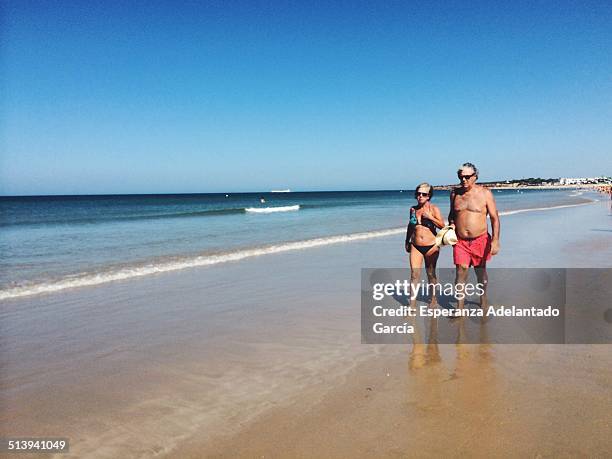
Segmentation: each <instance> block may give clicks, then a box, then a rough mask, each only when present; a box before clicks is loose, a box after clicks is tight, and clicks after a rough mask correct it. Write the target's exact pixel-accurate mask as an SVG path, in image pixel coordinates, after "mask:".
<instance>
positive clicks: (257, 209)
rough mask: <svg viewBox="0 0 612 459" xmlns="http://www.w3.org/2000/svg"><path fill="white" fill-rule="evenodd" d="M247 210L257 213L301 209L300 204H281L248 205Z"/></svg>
mask: <svg viewBox="0 0 612 459" xmlns="http://www.w3.org/2000/svg"><path fill="white" fill-rule="evenodd" d="M244 210H245V211H246V212H254V213H257V214H270V213H272V212H290V211H292V210H300V206H299V204H296V205H294V206H279V207H247V208H246V209H244Z"/></svg>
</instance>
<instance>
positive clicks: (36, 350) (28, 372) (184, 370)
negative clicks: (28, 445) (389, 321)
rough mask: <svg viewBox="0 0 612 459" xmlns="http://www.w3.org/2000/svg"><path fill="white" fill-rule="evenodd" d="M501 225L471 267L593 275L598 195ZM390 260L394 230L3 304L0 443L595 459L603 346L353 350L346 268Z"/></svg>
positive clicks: (599, 227) (397, 252)
mask: <svg viewBox="0 0 612 459" xmlns="http://www.w3.org/2000/svg"><path fill="white" fill-rule="evenodd" d="M502 218H503V225H504V226H503V230H504V232H503V233H502V252H501V254H500V255H499V256H498V257H497V258H496V259H494V261H493V262H492V263H491V266H495V267H515V268H524V267H609V260H610V237H611V233H610V214H609V208H608V203H607V202H603V201H600V202H594V203H590V204H585V205H579V206H573V207H565V208H558V209H551V210H546V211H533V212H525V213H514V214H510V215H507V216H505V217H502ZM576 221H578V222H581V224H580V225H579V226H578V227H577V226H576V225H573V226H572V225H570V223H571V222H576ZM546 228H548V231H544V229H546ZM568 228H573V230H572V231H568ZM526 241H529V242H528V243H527V242H526ZM566 247H574V249H575V250H573V251H572V252H568V251H567V250H566V249H565V248H566ZM402 249H403V235H401V234H399V235H392V236H386V237H380V238H374V239H369V240H363V241H353V242H348V243H339V244H334V245H330V246H325V247H315V248H310V249H307V250H297V251H292V252H287V253H279V254H271V255H266V256H261V257H254V258H250V259H248V260H243V261H241V262H238V263H224V264H220V265H217V266H211V267H204V268H194V269H187V270H183V271H177V272H171V273H164V274H160V275H158V276H148V277H143V278H136V279H130V280H129V281H124V282H113V283H109V284H105V285H100V286H96V287H84V288H81V289H73V290H66V291H62V292H59V293H54V294H49V295H40V296H32V297H27V298H20V299H15V300H8V301H5V302H4V303H3V309H2V315H3V317H2V319H3V320H2V323H3V328H4V330H3V340H2V358H3V368H4V371H3V377H2V393H3V398H2V401H3V410H2V419H1V422H0V425H2V426H3V427H2V430H3V431H2V435H9V434H10V435H11V436H20V435H21V436H27V435H33V434H35V435H40V436H42V435H48V436H51V435H55V436H66V437H69V438H70V448H71V449H70V453H69V454H68V455H62V456H61V457H153V456H167V457H321V456H324V457H353V456H357V457H365V456H378V457H383V456H384V457H411V456H415V455H419V456H425V457H428V456H431V457H433V456H440V455H450V456H453V457H459V456H476V457H491V456H493V457H516V456H531V457H558V456H562V457H576V456H579V457H587V456H588V457H603V456H605V455H606V454H607V453H609V451H610V450H612V443H611V441H610V436H609V431H610V422H611V420H612V418H611V417H610V414H609V410H608V409H607V407H608V406H609V405H610V402H612V393H611V392H610V389H609V388H610V384H611V383H612V374H611V372H610V370H609V369H610V367H611V366H612V354H610V352H609V346H608V345H490V344H480V345H478V344H473V345H468V344H462V343H461V342H460V341H461V340H459V342H458V343H457V344H444V345H443V344H440V345H436V344H435V343H430V344H429V345H420V346H411V345H407V346H402V345H386V346H385V345H363V344H361V343H360V318H359V301H360V288H359V283H360V270H361V268H364V267H396V268H401V267H405V265H406V259H405V254H404V253H403V251H402ZM439 266H441V267H450V266H451V253H450V250H448V249H445V251H444V252H443V253H442V256H441V259H440V263H439ZM32 317H35V320H32ZM459 331H460V330H459V328H458V331H457V333H458V336H459Z"/></svg>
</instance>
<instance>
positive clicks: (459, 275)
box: [455, 265, 470, 309]
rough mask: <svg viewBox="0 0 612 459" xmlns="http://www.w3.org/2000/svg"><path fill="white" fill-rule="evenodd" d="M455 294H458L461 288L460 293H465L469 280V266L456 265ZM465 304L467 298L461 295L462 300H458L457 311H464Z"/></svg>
mask: <svg viewBox="0 0 612 459" xmlns="http://www.w3.org/2000/svg"><path fill="white" fill-rule="evenodd" d="M455 268H456V270H455V293H456V292H457V288H458V286H460V287H459V291H460V292H462V293H464V292H465V282H466V281H467V278H468V273H469V270H470V268H469V266H467V265H455ZM464 304H465V296H463V295H461V299H459V298H457V309H463V306H464Z"/></svg>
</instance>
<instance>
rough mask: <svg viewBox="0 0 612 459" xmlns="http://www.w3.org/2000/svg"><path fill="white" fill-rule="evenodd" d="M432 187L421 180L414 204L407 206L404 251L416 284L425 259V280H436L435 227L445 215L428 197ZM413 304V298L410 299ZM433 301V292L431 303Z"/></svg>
mask: <svg viewBox="0 0 612 459" xmlns="http://www.w3.org/2000/svg"><path fill="white" fill-rule="evenodd" d="M432 196H433V187H432V186H431V185H430V184H429V183H426V182H424V183H421V184H420V185H419V186H417V187H416V190H414V197H415V198H416V200H417V205H416V206H413V207H411V208H410V221H409V222H408V229H407V230H406V251H407V252H408V253H409V254H410V270H411V274H410V282H411V283H412V284H416V283H418V282H419V281H420V279H421V266H422V265H423V260H425V269H426V270H427V280H428V282H429V283H430V284H435V283H436V282H437V279H436V263H437V262H438V255H439V249H438V247H437V246H436V230H437V229H438V228H443V227H444V219H443V218H442V213H441V212H440V209H439V208H438V206H435V205H433V204H432V203H431V202H430V200H431V197H432ZM413 302H414V303H415V304H416V300H414V301H413ZM435 302H436V298H435V295H434V294H433V293H432V297H431V303H432V304H434V303H435Z"/></svg>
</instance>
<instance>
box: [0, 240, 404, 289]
mask: <svg viewBox="0 0 612 459" xmlns="http://www.w3.org/2000/svg"><path fill="white" fill-rule="evenodd" d="M404 231H405V229H404V228H393V229H386V230H378V231H368V232H363V233H353V234H342V235H338V236H329V237H320V238H315V239H306V240H303V241H295V242H285V243H282V244H275V245H269V246H264V247H257V248H251V249H242V250H235V251H231V252H225V253H220V254H214V255H199V256H195V257H190V258H185V259H183V260H178V261H176V260H175V261H167V262H161V263H158V264H147V265H142V266H137V267H130V268H121V269H117V270H114V271H107V272H100V273H89V274H82V275H80V276H76V277H75V276H72V277H70V278H64V279H60V280H57V281H52V282H44V283H39V284H32V285H27V286H25V285H24V286H14V287H9V288H6V289H3V290H0V300H6V299H9V298H19V297H23V296H30V295H37V294H41V293H52V292H58V291H61V290H66V289H70V288H75V287H86V286H92V285H99V284H105V283H107V282H112V281H119V280H125V279H131V278H134V277H142V276H148V275H150V274H158V273H164V272H169V271H178V270H181V269H186V268H194V267H199V266H209V265H216V264H219V263H225V262H228V261H239V260H243V259H245V258H251V257H257V256H260V255H269V254H273V253H280V252H288V251H291V250H301V249H309V248H312V247H320V246H324V245H330V244H337V243H340V242H352V241H359V240H362V239H370V238H375V237H384V236H391V235H395V234H400V233H403V232H404Z"/></svg>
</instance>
